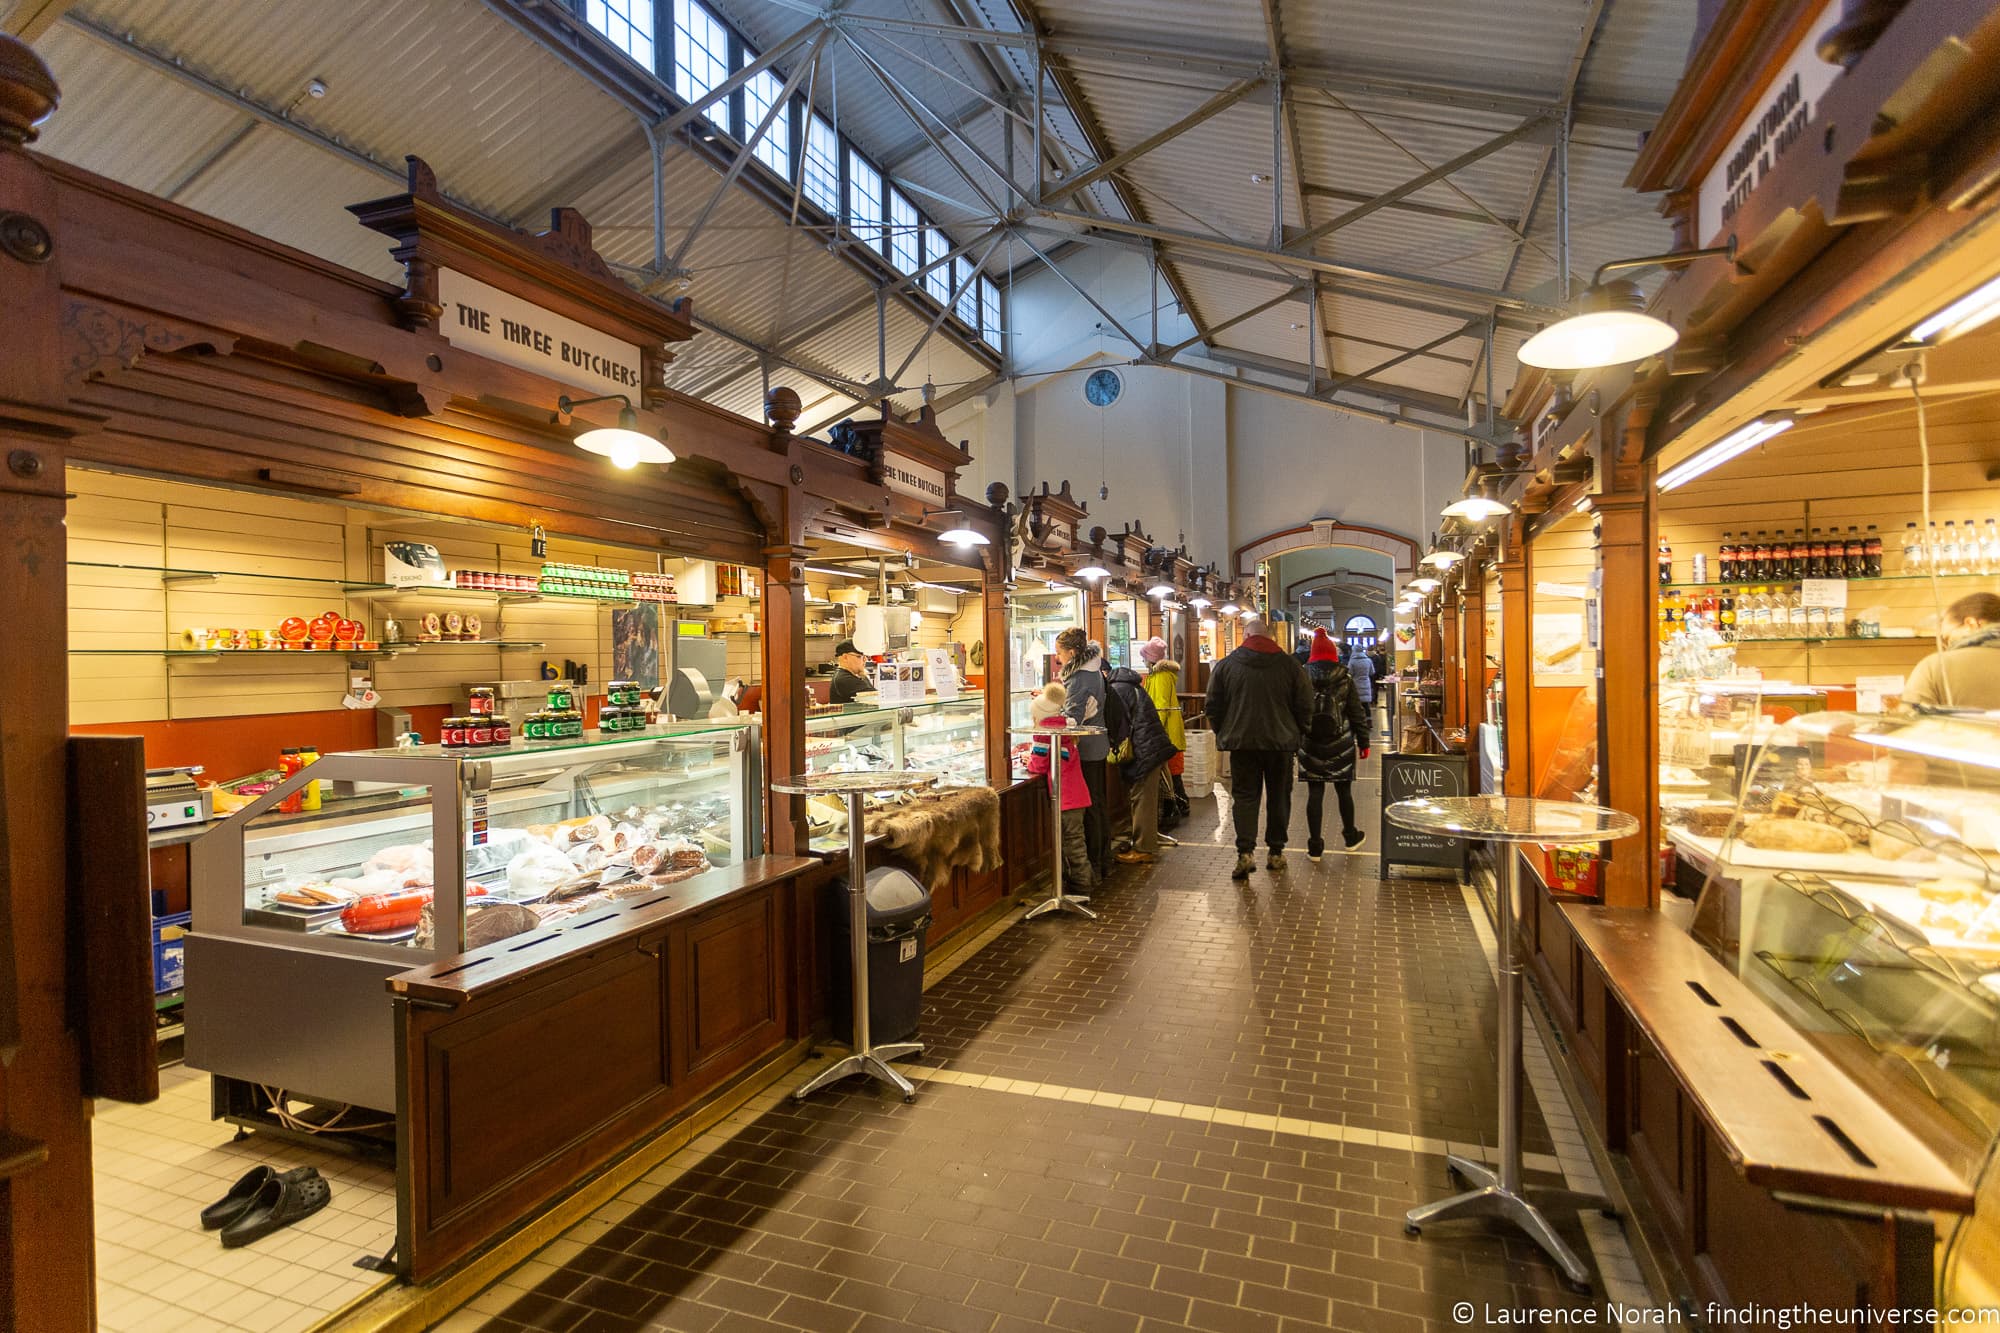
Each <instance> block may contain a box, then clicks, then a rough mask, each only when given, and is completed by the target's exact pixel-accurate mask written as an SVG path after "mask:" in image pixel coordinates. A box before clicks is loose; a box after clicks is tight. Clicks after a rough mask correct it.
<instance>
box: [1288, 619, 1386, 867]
mask: <svg viewBox="0 0 2000 1333" xmlns="http://www.w3.org/2000/svg"><path fill="white" fill-rule="evenodd" d="M1306 676H1307V678H1308V679H1310V680H1311V681H1312V688H1313V701H1312V722H1311V723H1310V725H1308V726H1307V728H1306V734H1305V741H1304V743H1303V744H1302V745H1300V746H1299V777H1300V778H1301V779H1302V780H1303V781H1304V782H1305V784H1306V860H1308V861H1313V862H1317V861H1318V860H1319V858H1320V856H1321V854H1322V853H1324V852H1325V850H1326V844H1325V842H1323V841H1322V840H1321V838H1320V817H1321V814H1322V812H1323V811H1324V809H1325V801H1326V784H1327V783H1329V782H1331V783H1332V784H1333V794H1334V798H1335V799H1336V800H1337V801H1339V803H1340V832H1341V841H1342V842H1343V843H1344V844H1345V845H1346V847H1347V850H1348V851H1350V852H1351V851H1353V850H1355V849H1356V848H1357V847H1359V846H1361V844H1362V843H1363V842H1365V841H1367V839H1368V835H1367V834H1366V833H1363V832H1362V831H1361V830H1360V829H1358V828H1356V827H1355V826H1354V766H1355V762H1356V760H1357V758H1358V759H1366V758H1367V757H1368V738H1369V732H1368V705H1367V704H1365V703H1363V702H1362V700H1361V692H1360V691H1359V690H1358V689H1356V688H1355V684H1354V677H1353V675H1352V674H1351V673H1349V671H1348V669H1347V668H1346V667H1344V666H1342V665H1341V662H1340V645H1339V644H1337V643H1335V642H1334V641H1333V640H1332V639H1330V638H1328V637H1327V633H1326V631H1325V630H1323V629H1316V630H1314V631H1313V638H1312V653H1311V655H1310V656H1309V657H1308V658H1307V659H1306Z"/></svg>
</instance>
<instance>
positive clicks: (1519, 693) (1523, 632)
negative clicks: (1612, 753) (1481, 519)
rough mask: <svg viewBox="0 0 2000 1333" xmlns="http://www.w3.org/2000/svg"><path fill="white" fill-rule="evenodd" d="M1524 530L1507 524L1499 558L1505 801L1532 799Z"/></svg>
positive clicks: (1531, 667)
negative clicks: (1513, 798)
mask: <svg viewBox="0 0 2000 1333" xmlns="http://www.w3.org/2000/svg"><path fill="white" fill-rule="evenodd" d="M1527 528H1528V525H1527V523H1526V521H1525V520H1523V519H1521V518H1519V517H1515V518H1511V519H1509V520H1507V542H1506V549H1505V551H1504V552H1503V553H1502V554H1501V558H1500V564H1499V569H1500V677H1501V680H1502V682H1503V684H1502V690H1503V692H1504V694H1505V695H1506V702H1505V704H1504V707H1505V709H1506V719H1505V721H1506V727H1505V736H1506V751H1505V753H1506V760H1507V769H1506V774H1505V777H1504V778H1503V792H1504V794H1505V795H1508V796H1533V795H1534V794H1535V793H1534V791H1533V789H1532V784H1533V781H1534V777H1533V774H1532V773H1531V772H1530V771H1529V769H1530V764H1529V760H1528V755H1529V749H1528V693H1529V691H1530V690H1531V689H1533V688H1534V672H1535V664H1534V659H1533V657H1532V656H1531V648H1532V645H1531V642H1530V639H1529V634H1528V630H1529V616H1530V615H1531V614H1532V599H1531V597H1530V596H1529V590H1530V588H1531V587H1532V586H1533V585H1532V583H1531V582H1530V580H1531V578H1532V576H1533V568H1532V565H1533V562H1532V561H1531V559H1530V558H1529V552H1528V540H1527V538H1528V530H1527Z"/></svg>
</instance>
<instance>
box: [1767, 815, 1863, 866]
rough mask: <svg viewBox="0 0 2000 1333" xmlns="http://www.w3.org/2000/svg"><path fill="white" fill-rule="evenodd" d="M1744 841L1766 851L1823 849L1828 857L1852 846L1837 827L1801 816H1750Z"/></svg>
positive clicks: (1815, 850) (1813, 850) (1819, 850)
mask: <svg viewBox="0 0 2000 1333" xmlns="http://www.w3.org/2000/svg"><path fill="white" fill-rule="evenodd" d="M1743 841H1744V842H1745V843H1746V844H1748V845H1749V846H1752V847H1757V848H1761V849H1762V850H1764V851H1769V852H1824V853H1826V854H1827V855H1830V856H1838V855H1839V854H1840V853H1842V852H1845V851H1850V850H1852V848H1853V844H1852V843H1851V842H1849V841H1848V839H1847V835H1846V834H1845V833H1842V832H1841V831H1840V830H1839V829H1837V828H1834V827H1833V826H1832V825H1830V824H1817V823H1812V822H1810V821H1807V820H1804V819H1775V818H1770V817H1766V818H1761V819H1753V820H1751V821H1750V822H1749V823H1748V824H1746V825H1744V827H1743Z"/></svg>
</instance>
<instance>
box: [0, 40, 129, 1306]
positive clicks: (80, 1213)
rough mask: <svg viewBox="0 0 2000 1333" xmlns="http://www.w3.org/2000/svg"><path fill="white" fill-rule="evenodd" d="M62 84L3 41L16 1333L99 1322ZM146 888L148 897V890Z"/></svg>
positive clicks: (3, 980) (4, 860) (3, 776)
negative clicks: (75, 790)
mask: <svg viewBox="0 0 2000 1333" xmlns="http://www.w3.org/2000/svg"><path fill="white" fill-rule="evenodd" d="M57 97H58V93H57V89H56V85H55V80H54V79H53V78H51V77H50V75H49V72H48V69H47V68H46V67H45V66H44V65H43V64H42V62H41V61H40V59H38V58H37V57H36V56H35V54H34V52H32V51H31V50H29V48H28V47H26V46H24V45H22V44H21V43H20V42H18V41H15V40H14V39H13V38H11V37H5V36H0V199H4V200H6V201H7V202H6V208H7V210H8V212H9V218H8V226H7V230H8V236H7V238H6V241H7V243H6V246H5V248H4V249H3V250H0V328H4V329H6V330H7V333H8V337H7V354H6V355H5V356H4V357H0V533H5V534H6V540H5V541H0V661H5V662H6V664H7V672H8V676H9V679H10V681H11V682H12V684H13V687H14V691H15V695H14V706H12V707H8V708H5V709H0V1055H7V1056H10V1057H11V1059H10V1062H9V1063H8V1064H7V1065H6V1066H5V1068H4V1070H0V1328H5V1329H15V1330H21V1331H22V1333H43V1331H44V1330H46V1331H47V1333H55V1330H72V1329H82V1328H90V1327H93V1326H95V1323H96V1305H95V1302H96V1295H95V1285H94V1281H93V1274H92V1267H93V1263H92V1260H93V1256H94V1253H95V1246H94V1244H93V1241H92V1211H91V1194H92V1178H91V1168H90V1107H89V1103H88V1102H87V1101H86V1100H85V1096H84V1084H83V1071H82V1064H81V1059H80V1055H79V1044H78V1038H77V1032H76V1029H75V1028H73V1027H72V1026H71V1024H72V1022H73V1021H74V1020H75V1019H76V1017H77V1015H76V1014H75V1013H74V1012H73V1010H72V1008H71V1006H72V1004H73V1003H75V1002H82V1003H85V1004H87V1003H88V1002H89V998H90V997H88V996H75V997H72V996H71V995H70V994H69V988H70V980H71V978H70V975H69V961H68V960H69V944H68V941H69V932H68V921H69V908H70V901H69V882H68V874H67V866H66V863H65V862H66V857H65V853H64V839H65V829H66V821H67V819H68V817H69V815H70V813H71V812H70V810H69V808H68V800H67V796H66V791H65V782H66V776H67V767H66V761H65V754H64V740H65V733H66V731H67V729H68V718H69V654H68V646H69V633H68V625H67V616H68V586H67V577H66V569H65V561H66V560H67V559H68V549H67V537H66V534H65V532H64V530H63V468H64V464H65V461H66V453H65V443H66V441H67V440H68V439H70V438H71V437H73V436H74V435H76V434H78V433H80V432H82V431H84V430H87V429H89V427H90V424H91V423H89V422H86V421H83V420H81V419H79V418H76V417H74V416H72V415H70V414H69V413H68V412H66V411H65V410H64V406H63V405H64V403H65V401H66V399H67V392H66V390H65V388H64V383H63V365H62V357H61V347H60V329H61V327H62V310H63V302H62V258H63V254H62V244H61V242H62V235H61V233H60V231H59V230H58V223H59V221H60V219H59V218H58V216H57V211H56V201H55V190H54V188H53V186H52V185H51V183H50V182H49V180H48V179H47V177H45V176H44V175H43V173H42V170H41V168H40V167H39V166H38V165H37V164H36V163H35V162H34V161H32V160H30V159H29V158H28V156H27V155H26V154H25V153H23V152H22V151H21V150H22V148H23V147H24V146H25V145H26V144H27V143H28V142H29V141H30V140H32V139H33V138H34V135H35V129H34V126H35V124H36V123H37V122H39V121H40V120H41V119H42V118H43V117H45V116H47V115H48V114H49V112H50V111H51V110H53V109H54V107H55V103H56V100H57ZM133 891H134V892H138V889H137V888H134V890H133Z"/></svg>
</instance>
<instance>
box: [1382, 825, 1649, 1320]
mask: <svg viewBox="0 0 2000 1333" xmlns="http://www.w3.org/2000/svg"><path fill="white" fill-rule="evenodd" d="M1382 814H1383V817H1384V818H1386V819H1387V820H1388V821H1389V822H1390V823H1392V824H1395V825H1398V826H1399V827H1402V828H1406V829H1414V830H1416V831H1418V832H1422V833H1437V834H1442V835H1444V836H1446V837H1456V838H1463V839H1467V840H1473V839H1483V840H1485V841H1487V842H1498V843H1504V844H1506V847H1505V854H1504V855H1503V856H1502V857H1501V867H1500V885H1499V895H1500V902H1499V911H1498V912H1497V913H1496V914H1495V915H1496V917H1497V918H1498V920H1499V923H1500V926H1499V935H1500V1051H1499V1057H1500V1058H1499V1064H1500V1163H1499V1167H1498V1169H1497V1170H1489V1169H1488V1168H1487V1167H1486V1166H1484V1165H1483V1164H1481V1163H1478V1162H1470V1161H1467V1160H1466V1159H1465V1158H1463V1157H1457V1156H1451V1157H1447V1158H1445V1167H1446V1169H1447V1170H1448V1171H1450V1172H1451V1173H1452V1174H1453V1175H1454V1176H1457V1177H1458V1178H1460V1179H1463V1180H1468V1181H1470V1182H1472V1184H1473V1185H1474V1186H1475V1188H1473V1189H1471V1190H1468V1191H1467V1192H1465V1193H1464V1194H1456V1195H1453V1196H1452V1197H1451V1198H1449V1199H1439V1200H1438V1201H1437V1202H1435V1203H1427V1204H1423V1205H1420V1206H1419V1207H1416V1208H1412V1209H1411V1210H1410V1211H1409V1212H1408V1213H1407V1214H1406V1215H1405V1216H1404V1219H1403V1224H1404V1227H1405V1229H1406V1230H1408V1231H1410V1232H1412V1233H1415V1232H1416V1231H1418V1230H1419V1229H1420V1228H1421V1227H1422V1226H1423V1224H1424V1223H1426V1222H1441V1221H1444V1220H1445V1219H1447V1218H1452V1217H1499V1218H1504V1219H1506V1220H1507V1221H1509V1222H1512V1223H1513V1224H1514V1225H1515V1226H1517V1227H1519V1228H1521V1230H1523V1231H1525V1232H1527V1233H1528V1235H1529V1236H1530V1237H1531V1238H1532V1239H1533V1240H1534V1241H1535V1243H1536V1244H1538V1245H1540V1246H1541V1247H1542V1249H1544V1250H1545V1251H1547V1252H1548V1255H1549V1257H1550V1258H1551V1259H1554V1260H1555V1261H1556V1264H1557V1266H1558V1267H1560V1268H1561V1269H1562V1271H1563V1276H1564V1277H1566V1278H1568V1279H1569V1281H1570V1282H1571V1283H1572V1284H1574V1285H1576V1286H1578V1287H1585V1286H1588V1285H1589V1282H1590V1270H1588V1269H1587V1268H1585V1267H1584V1266H1583V1262H1582V1260H1580V1259H1578V1258H1577V1257H1576V1254H1575V1253H1574V1252H1573V1251H1571V1249H1570V1248H1569V1246H1568V1245H1566V1244H1564V1243H1563V1239H1562V1237H1560V1236H1558V1235H1556V1233H1555V1228H1553V1227H1551V1226H1550V1225H1549V1222H1548V1219H1547V1218H1546V1217H1544V1216H1543V1215H1542V1212H1541V1210H1540V1209H1538V1208H1536V1207H1535V1206H1534V1205H1533V1204H1531V1203H1529V1202H1528V1200H1527V1199H1526V1198H1525V1197H1524V1196H1523V1194H1522V1192H1521V959H1520V956H1519V955H1518V954H1517V953H1516V952H1515V949H1514V911H1515V904H1516V903H1518V902H1519V901H1520V897H1521V894H1520V874H1521V870H1520V857H1519V854H1518V853H1517V852H1516V851H1515V849H1514V844H1516V843H1523V842H1557V843H1562V842H1612V841H1615V840H1616V839H1619V838H1629V837H1631V836H1632V835H1633V834H1634V833H1637V832H1638V831H1639V821H1638V820H1637V819H1634V818H1633V817H1632V816H1631V815H1628V814H1626V813H1624V812H1623V811H1620V810H1608V809H1606V808H1604V807H1603V806H1598V805H1578V804H1576V803H1574V802H1572V801H1539V800H1533V799H1530V798H1528V797H1525V796H1449V797H1436V798H1420V799H1417V800H1411V801H1397V802H1396V803H1395V804H1394V805H1391V806H1390V807H1388V808H1387V809H1386V810H1384V811H1383V812H1382ZM1578 1203H1579V1206H1581V1207H1591V1206H1596V1207H1600V1208H1601V1207H1604V1206H1605V1203H1604V1200H1602V1199H1590V1198H1587V1197H1581V1196H1579V1197H1578Z"/></svg>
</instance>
